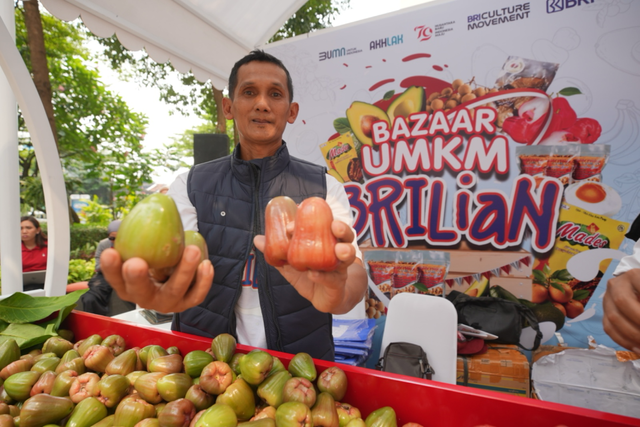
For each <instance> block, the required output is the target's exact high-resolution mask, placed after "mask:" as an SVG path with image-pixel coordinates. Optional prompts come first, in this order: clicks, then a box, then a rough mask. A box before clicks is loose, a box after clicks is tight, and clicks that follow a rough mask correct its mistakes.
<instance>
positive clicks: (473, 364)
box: [456, 344, 530, 397]
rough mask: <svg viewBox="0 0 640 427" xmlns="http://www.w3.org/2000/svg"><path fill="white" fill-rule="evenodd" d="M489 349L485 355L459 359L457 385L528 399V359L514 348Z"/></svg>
mask: <svg viewBox="0 0 640 427" xmlns="http://www.w3.org/2000/svg"><path fill="white" fill-rule="evenodd" d="M488 347H489V349H488V351H487V352H486V353H484V354H475V355H472V356H463V355H460V356H458V359H457V373H456V374H457V375H456V384H458V385H464V386H469V387H475V388H481V389H484V390H493V391H500V392H504V393H509V394H514V395H516V396H523V397H529V396H530V380H529V361H528V360H527V357H526V356H525V355H524V354H522V353H521V352H520V350H518V347H517V346H515V345H507V344H490V345H489V346H488Z"/></svg>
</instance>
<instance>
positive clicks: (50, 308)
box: [0, 289, 88, 350]
mask: <svg viewBox="0 0 640 427" xmlns="http://www.w3.org/2000/svg"><path fill="white" fill-rule="evenodd" d="M87 291H88V289H82V290H79V291H74V292H71V293H69V294H67V295H64V296H61V297H32V296H30V295H27V294H23V293H21V292H16V293H15V294H13V295H11V296H10V297H9V298H6V299H4V300H1V301H0V342H1V341H4V340H6V339H14V340H15V341H16V342H17V343H18V345H19V346H20V348H21V349H23V350H24V349H27V348H30V347H33V346H35V345H38V344H42V343H43V342H45V341H46V340H47V339H48V338H49V337H52V336H56V335H57V331H58V329H59V328H60V325H61V324H62V321H63V320H64V319H65V318H66V317H67V316H68V315H69V313H71V310H73V308H74V307H75V306H76V302H77V301H78V299H79V298H80V297H81V296H82V295H83V294H84V293H85V292H87ZM56 311H57V312H58V315H57V316H56V317H52V318H50V319H48V320H46V321H44V322H41V321H42V320H43V319H47V318H48V317H49V316H50V315H51V314H53V313H55V312H56ZM37 322H41V323H37ZM36 323H37V324H36Z"/></svg>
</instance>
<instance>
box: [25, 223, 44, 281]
mask: <svg viewBox="0 0 640 427" xmlns="http://www.w3.org/2000/svg"><path fill="white" fill-rule="evenodd" d="M20 239H21V240H22V271H23V272H28V271H39V270H46V269H47V236H46V235H45V234H44V232H43V231H42V229H41V228H40V223H39V222H38V220H37V219H35V218H34V217H32V216H23V217H21V218H20ZM43 288H44V282H43V283H41V284H34V285H25V286H24V287H23V290H24V291H30V290H33V289H43Z"/></svg>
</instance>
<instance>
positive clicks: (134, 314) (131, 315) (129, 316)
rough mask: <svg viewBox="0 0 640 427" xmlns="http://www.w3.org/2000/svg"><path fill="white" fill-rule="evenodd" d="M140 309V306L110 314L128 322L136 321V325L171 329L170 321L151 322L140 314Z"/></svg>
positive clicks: (114, 317)
mask: <svg viewBox="0 0 640 427" xmlns="http://www.w3.org/2000/svg"><path fill="white" fill-rule="evenodd" d="M142 310H143V309H142V308H139V309H136V310H131V311H127V312H125V313H120V314H118V315H116V316H112V319H119V320H126V321H128V322H132V323H136V324H138V325H142V326H150V327H152V328H158V329H164V330H167V331H170V330H171V322H170V321H169V322H167V323H160V324H157V325H154V324H151V323H149V321H148V320H147V319H145V317H144V316H143V315H142V314H140V312H141V311H142Z"/></svg>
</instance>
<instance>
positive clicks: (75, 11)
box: [0, 0, 306, 296]
mask: <svg viewBox="0 0 640 427" xmlns="http://www.w3.org/2000/svg"><path fill="white" fill-rule="evenodd" d="M25 1H27V0H25ZM28 1H34V0H28ZM305 2H306V1H305V0H260V1H255V0H135V1H132V0H41V3H42V5H43V6H44V7H45V8H46V9H47V11H48V12H50V13H51V14H52V15H54V16H56V17H57V18H59V19H62V20H65V21H71V20H74V19H76V18H78V17H79V18H81V19H82V21H83V22H84V23H85V25H86V26H87V27H88V28H89V30H91V31H92V32H93V33H94V34H96V35H98V36H100V37H110V36H112V35H113V34H116V35H117V37H118V39H119V40H120V42H121V43H122V44H123V46H125V47H126V48H127V49H129V50H140V49H145V50H146V51H147V53H148V54H149V55H150V57H151V58H153V59H154V60H155V61H157V62H161V63H164V62H166V61H171V64H172V65H173V66H174V67H175V68H176V69H177V70H178V71H180V72H183V73H186V72H188V71H191V72H193V74H194V76H195V77H196V78H197V79H198V80H200V81H207V80H211V82H212V83H213V85H214V86H215V87H217V88H219V89H222V88H224V87H225V86H226V84H227V77H228V75H229V72H230V71H231V68H232V67H233V64H234V63H235V62H236V61H237V60H238V59H240V58H241V57H242V56H244V55H245V54H247V53H248V52H249V51H251V50H252V49H254V48H255V47H257V46H260V45H261V44H264V43H265V42H266V41H267V40H268V39H269V38H271V36H272V35H273V34H274V33H275V32H276V31H277V30H278V28H280V27H281V26H282V25H283V24H284V23H285V22H286V21H287V19H289V17H291V15H293V14H294V13H295V12H296V10H298V9H299V8H300V7H301V6H302V5H303V4H304V3H305ZM0 18H2V22H0V42H1V43H0V66H1V67H2V70H0V113H1V114H2V119H1V120H2V123H3V126H1V127H0V132H3V134H2V135H1V136H0V174H1V175H0V178H1V179H0V205H1V208H0V255H1V257H2V258H1V264H2V284H3V286H2V296H7V295H10V294H12V293H13V292H16V291H20V290H22V276H21V265H22V262H21V255H20V252H19V251H18V250H17V248H19V247H20V234H19V227H18V226H17V224H19V215H20V205H19V180H18V179H19V177H18V165H17V155H18V152H17V151H18V150H17V144H16V140H17V120H16V116H15V111H16V110H15V108H16V99H17V100H18V102H19V104H20V108H21V110H22V111H23V113H24V116H25V119H26V122H27V126H28V128H29V130H30V133H31V136H32V140H33V145H34V148H35V151H36V157H37V160H38V164H39V166H40V169H41V171H42V184H43V190H44V195H45V204H46V207H47V215H48V219H49V226H48V232H49V259H48V263H47V278H46V282H45V289H44V292H43V291H39V292H38V291H32V292H33V294H34V295H38V294H40V295H41V294H45V295H63V294H64V293H65V289H66V277H67V273H68V253H69V224H68V221H67V215H68V212H67V201H66V197H67V195H66V191H65V187H64V181H63V175H62V169H61V165H60V160H59V158H58V156H57V149H56V147H55V142H54V139H53V135H52V133H51V129H50V128H49V126H48V122H47V120H46V116H45V115H44V108H43V107H42V104H41V103H40V101H39V98H38V96H37V92H36V90H35V86H34V85H33V82H32V81H31V79H30V76H29V73H28V71H27V69H26V66H25V65H24V63H23V62H22V59H21V57H20V55H19V54H18V51H17V49H15V42H14V41H13V39H14V38H15V31H14V20H13V0H0ZM3 75H4V76H5V77H6V79H5V77H3ZM14 96H15V97H14Z"/></svg>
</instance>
